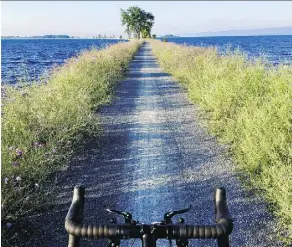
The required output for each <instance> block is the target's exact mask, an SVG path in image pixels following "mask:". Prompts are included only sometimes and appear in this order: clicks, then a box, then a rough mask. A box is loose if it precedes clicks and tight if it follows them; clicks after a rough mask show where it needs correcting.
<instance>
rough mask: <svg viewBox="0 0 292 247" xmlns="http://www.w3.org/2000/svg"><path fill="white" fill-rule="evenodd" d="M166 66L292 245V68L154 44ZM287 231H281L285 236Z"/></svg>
mask: <svg viewBox="0 0 292 247" xmlns="http://www.w3.org/2000/svg"><path fill="white" fill-rule="evenodd" d="M151 45H152V48H153V51H154V54H155V55H156V56H157V58H158V61H159V63H160V64H161V66H162V67H163V68H164V69H165V70H166V71H168V72H169V73H171V74H172V75H173V76H174V77H175V78H176V79H177V80H178V81H179V82H181V83H182V84H183V85H184V87H186V88H187V90H188V94H189V98H190V99H191V100H192V101H193V102H196V103H198V104H199V105H200V106H201V108H202V109H203V110H204V112H205V113H206V115H207V116H208V122H209V126H210V129H211V131H212V132H213V133H215V134H216V135H218V136H219V137H220V139H221V140H223V141H224V142H225V143H228V144H229V145H230V147H231V151H232V153H233V155H234V158H235V161H236V162H237V163H238V167H239V169H240V170H241V171H243V172H244V173H245V174H246V175H247V177H248V178H249V185H251V186H252V187H253V188H257V191H258V192H259V193H260V194H261V195H262V196H263V197H264V198H265V199H266V200H267V201H268V202H269V205H270V206H271V209H272V211H273V212H274V214H275V215H276V216H277V217H278V219H279V227H281V229H285V230H284V232H285V233H287V235H286V234H285V235H284V236H281V238H282V239H283V240H284V241H285V243H286V244H287V245H289V244H291V241H292V193H291V192H292V162H291V161H292V145H291V144H292V67H291V66H285V65H280V66H278V67H277V68H276V67H272V66H270V65H269V64H268V63H267V62H264V60H263V59H261V58H259V59H257V60H256V61H250V60H248V59H247V56H246V55H244V54H243V53H241V52H239V51H235V52H231V51H229V52H228V53H227V54H226V55H224V56H220V55H219V54H218V52H217V50H216V48H214V47H213V48H200V47H193V46H180V45H175V44H172V43H163V42H160V41H151ZM279 232H281V231H279Z"/></svg>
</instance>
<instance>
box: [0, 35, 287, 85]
mask: <svg viewBox="0 0 292 247" xmlns="http://www.w3.org/2000/svg"><path fill="white" fill-rule="evenodd" d="M168 41H169V42H174V43H177V44H186V45H195V46H203V47H208V46H217V47H218V49H219V51H220V52H221V53H224V52H225V51H226V49H227V48H228V47H231V49H237V48H239V49H240V50H242V51H244V52H245V53H247V54H248V56H249V57H250V58H253V57H257V56H260V55H262V54H264V55H265V56H266V58H267V59H268V61H270V62H271V63H272V64H273V65H277V64H279V63H285V64H292V36H291V35H287V36H240V37H202V38H197V37H196V38H168ZM117 42H125V41H121V40H98V39H22V40H21V39H18V40H11V39H10V40H8V39H6V40H5V39H4V40H2V44H1V55H2V58H1V62H2V65H1V69H2V74H1V79H2V83H9V84H15V83H17V82H18V81H19V80H24V81H28V82H31V81H34V80H37V79H39V78H40V77H47V76H48V75H49V71H50V69H51V68H52V67H53V66H56V65H60V64H62V63H64V61H65V60H66V59H68V58H71V57H74V56H77V55H78V54H80V53H81V52H82V51H84V50H87V49H90V48H92V47H96V48H98V49H101V48H104V47H106V46H108V45H111V44H115V43H117Z"/></svg>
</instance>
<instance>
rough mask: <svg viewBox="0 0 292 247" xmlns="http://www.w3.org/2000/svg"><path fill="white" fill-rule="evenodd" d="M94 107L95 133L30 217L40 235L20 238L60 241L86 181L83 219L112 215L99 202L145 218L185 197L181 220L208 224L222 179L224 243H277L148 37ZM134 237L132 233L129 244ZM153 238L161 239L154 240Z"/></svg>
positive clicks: (262, 209) (103, 220)
mask: <svg viewBox="0 0 292 247" xmlns="http://www.w3.org/2000/svg"><path fill="white" fill-rule="evenodd" d="M99 115H100V119H101V125H102V129H103V131H102V133H101V136H100V137H99V138H97V139H94V140H90V141H89V142H88V144H86V146H85V148H84V151H83V152H81V153H80V154H79V155H77V156H76V157H75V158H74V159H73V160H72V162H71V164H70V167H69V169H68V170H67V171H66V172H64V174H63V175H62V179H61V180H60V182H59V184H58V186H59V188H60V192H59V194H58V197H57V198H56V201H55V202H54V205H53V208H52V210H50V211H48V212H45V213H43V214H39V215H36V216H32V217H30V219H29V220H30V222H31V227H32V229H38V232H39V233H41V234H42V235H41V237H38V238H36V237H35V238H31V239H30V240H29V242H28V243H27V246H52V247H53V246H54V247H57V246H66V244H67V241H68V237H67V233H66V232H65V230H64V219H65V216H66V213H67V210H68V208H69V206H70V203H71V199H72V190H73V187H74V186H75V185H76V184H82V185H84V186H85V188H86V193H85V199H86V200H85V208H84V218H85V222H87V223H89V222H94V223H100V224H109V222H110V219H111V218H112V217H115V216H114V215H112V214H110V213H108V212H106V211H105V210H104V206H107V207H109V208H114V209H119V210H125V211H128V212H132V214H133V217H134V219H135V220H138V221H139V222H143V223H151V222H154V221H160V220H162V219H163V215H164V213H165V212H167V211H171V210H177V209H181V208H186V207H187V206H188V205H189V204H192V206H193V207H192V209H191V211H189V212H188V213H186V214H185V215H184V216H183V217H184V218H185V221H186V223H188V224H212V223H214V205H213V189H214V187H216V186H224V187H225V188H226V190H227V200H228V205H229V208H230V210H231V213H232V215H233V217H234V220H235V223H234V224H235V226H234V230H233V233H232V235H231V246H236V247H239V246H253V247H255V246H281V244H280V243H279V242H278V241H277V240H276V237H275V235H276V234H275V222H274V219H273V218H272V217H271V216H270V215H269V214H268V213H267V209H266V206H265V204H264V203H263V202H262V201H261V200H260V199H258V198H257V197H255V196H254V195H253V194H252V193H251V192H248V191H246V190H245V189H244V188H243V186H242V185H241V183H240V182H239V179H238V178H237V175H236V174H235V173H234V172H233V171H232V170H233V168H234V166H233V163H232V161H231V160H230V159H229V158H228V157H227V156H226V152H227V150H226V148H224V147H223V146H221V145H219V144H218V143H217V142H216V140H215V138H214V137H212V136H210V135H208V133H207V131H206V129H205V128H204V127H202V125H201V124H200V123H199V120H198V119H199V118H198V108H197V106H195V105H193V104H191V103H190V102H189V100H188V99H187V97H186V92H184V90H183V89H182V88H181V86H180V85H179V84H178V83H176V82H175V81H174V80H173V79H172V77H171V76H170V75H169V74H166V73H164V72H163V71H162V70H161V68H160V67H159V65H158V64H157V62H156V59H155V57H154V56H153V54H152V51H151V48H150V46H149V44H147V43H145V44H144V45H143V46H142V47H141V49H140V50H139V52H138V53H137V54H136V56H135V58H134V60H133V61H132V63H131V66H130V69H129V72H128V76H127V78H126V79H125V80H123V81H122V82H120V83H119V85H118V87H117V89H116V98H115V100H114V101H113V102H112V104H110V105H108V106H106V107H103V108H102V110H101V111H100V112H99ZM117 218H118V220H120V222H122V219H121V218H120V217H119V216H117ZM94 243H95V244H96V245H95V246H102V243H104V244H105V243H106V242H105V241H102V240H82V241H81V246H94ZM130 243H131V241H130V242H129V241H125V242H122V246H129V244H130ZM139 244H140V241H138V240H136V241H135V243H134V246H136V245H137V246H139ZM158 246H169V243H168V241H166V240H165V241H158ZM190 246H216V241H215V240H212V239H211V240H202V241H200V240H192V241H190Z"/></svg>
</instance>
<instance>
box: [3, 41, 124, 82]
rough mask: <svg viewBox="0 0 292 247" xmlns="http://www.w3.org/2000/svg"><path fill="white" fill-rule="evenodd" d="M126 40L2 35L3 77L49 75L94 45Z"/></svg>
mask: <svg viewBox="0 0 292 247" xmlns="http://www.w3.org/2000/svg"><path fill="white" fill-rule="evenodd" d="M118 42H125V40H109V39H104V40H100V39H2V40H1V71H2V74H1V81H2V83H3V84H5V83H9V84H15V83H17V82H18V81H19V80H21V79H23V80H25V81H28V82H31V81H34V80H37V79H38V78H40V77H41V76H44V77H46V76H48V73H49V71H50V69H51V68H52V67H53V66H56V65H60V64H62V63H64V61H65V60H66V59H68V58H71V57H74V56H77V55H78V54H80V53H81V52H82V51H84V50H88V49H91V48H93V47H95V48H97V49H102V48H104V47H106V46H108V45H111V44H115V43H118Z"/></svg>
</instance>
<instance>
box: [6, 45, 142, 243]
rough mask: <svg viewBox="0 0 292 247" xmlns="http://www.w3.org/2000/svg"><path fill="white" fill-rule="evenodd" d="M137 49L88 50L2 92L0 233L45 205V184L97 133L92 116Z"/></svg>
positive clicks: (95, 121)
mask: <svg viewBox="0 0 292 247" xmlns="http://www.w3.org/2000/svg"><path fill="white" fill-rule="evenodd" d="M140 45H141V42H139V41H131V42H127V43H120V44H116V45H112V46H110V47H108V48H106V49H103V50H95V49H93V50H91V51H87V52H84V53H83V54H81V55H80V56H79V57H77V58H73V59H70V60H68V61H67V62H66V63H65V64H64V65H63V66H62V67H59V68H56V69H55V70H54V71H53V72H52V74H51V76H50V78H49V79H48V81H47V82H46V83H42V84H39V83H38V84H37V83H36V84H34V85H31V86H23V87H22V88H20V89H19V88H18V89H15V88H13V87H8V86H6V87H5V94H6V97H5V98H4V99H2V104H3V105H2V145H1V148H2V174H1V178H2V233H3V232H4V233H5V232H6V233H7V231H9V229H10V228H13V222H15V221H16V220H17V219H18V218H19V217H21V216H23V215H27V214H30V213H31V211H33V210H36V209H37V208H39V207H40V206H41V205H43V204H44V202H46V197H47V196H48V193H49V192H50V186H49V187H48V183H45V182H46V181H48V178H49V176H50V175H51V174H52V173H53V172H55V171H57V170H59V169H61V168H63V167H64V166H65V165H66V164H67V159H68V157H69V155H70V154H71V153H72V152H73V150H74V143H75V144H76V143H77V144H78V141H80V139H82V137H84V136H86V135H94V134H97V133H98V116H97V114H96V113H95V111H96V109H97V108H98V107H99V106H101V105H104V104H106V103H107V102H109V100H110V98H111V95H112V91H113V90H112V89H113V88H114V86H115V85H116V83H117V82H118V81H119V80H120V79H122V78H123V76H124V74H125V72H126V70H127V67H128V64H129V62H130V61H131V60H132V57H133V55H134V54H135V53H136V51H137V50H138V48H139V47H140ZM45 184H46V185H45ZM2 243H3V242H2Z"/></svg>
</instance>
